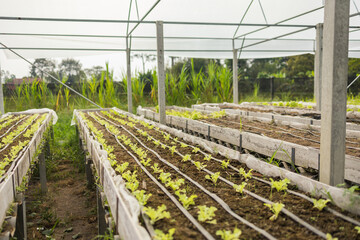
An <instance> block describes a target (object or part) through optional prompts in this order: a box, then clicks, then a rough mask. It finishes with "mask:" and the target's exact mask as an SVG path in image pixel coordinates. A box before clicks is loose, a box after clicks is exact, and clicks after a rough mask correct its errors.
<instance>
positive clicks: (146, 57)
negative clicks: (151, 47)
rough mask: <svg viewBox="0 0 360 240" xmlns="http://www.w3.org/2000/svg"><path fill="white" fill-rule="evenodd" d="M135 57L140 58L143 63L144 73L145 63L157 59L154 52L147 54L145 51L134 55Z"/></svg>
mask: <svg viewBox="0 0 360 240" xmlns="http://www.w3.org/2000/svg"><path fill="white" fill-rule="evenodd" d="M132 57H133V58H140V59H141V62H142V65H143V71H142V72H143V73H145V64H146V63H147V62H153V61H155V60H156V55H153V54H145V53H137V54H134V55H132Z"/></svg>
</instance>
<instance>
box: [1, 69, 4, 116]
mask: <svg viewBox="0 0 360 240" xmlns="http://www.w3.org/2000/svg"><path fill="white" fill-rule="evenodd" d="M4 113H5V107H4V94H3V85H2V76H1V66H0V116H1V115H2V114H4Z"/></svg>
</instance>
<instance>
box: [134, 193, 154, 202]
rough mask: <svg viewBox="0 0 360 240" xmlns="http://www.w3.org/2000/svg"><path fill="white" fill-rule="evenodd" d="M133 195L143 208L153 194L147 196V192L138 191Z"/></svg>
mask: <svg viewBox="0 0 360 240" xmlns="http://www.w3.org/2000/svg"><path fill="white" fill-rule="evenodd" d="M133 194H134V196H135V197H136V199H137V200H138V201H139V203H140V205H142V206H145V205H146V204H147V201H148V200H149V198H150V197H151V196H152V194H151V193H149V194H145V190H136V191H134V192H133Z"/></svg>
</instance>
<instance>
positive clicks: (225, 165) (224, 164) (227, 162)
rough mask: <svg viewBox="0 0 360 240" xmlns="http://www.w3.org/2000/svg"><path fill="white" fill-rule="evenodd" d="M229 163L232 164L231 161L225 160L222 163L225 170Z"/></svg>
mask: <svg viewBox="0 0 360 240" xmlns="http://www.w3.org/2000/svg"><path fill="white" fill-rule="evenodd" d="M229 163H230V160H227V161H225V159H224V160H222V161H221V167H222V168H223V169H226V168H227V167H228V166H229Z"/></svg>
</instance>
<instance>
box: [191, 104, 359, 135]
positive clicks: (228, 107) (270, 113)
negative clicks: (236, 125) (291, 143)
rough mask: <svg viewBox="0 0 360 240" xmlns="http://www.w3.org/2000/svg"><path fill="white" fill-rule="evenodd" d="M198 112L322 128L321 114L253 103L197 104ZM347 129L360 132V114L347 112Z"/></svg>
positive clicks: (195, 107)
mask: <svg viewBox="0 0 360 240" xmlns="http://www.w3.org/2000/svg"><path fill="white" fill-rule="evenodd" d="M191 107H192V108H193V109H196V110H206V111H221V110H224V111H225V112H226V113H227V114H237V115H243V116H244V115H245V116H255V117H261V118H270V119H271V120H275V121H276V120H279V121H289V122H291V121H292V122H297V123H302V124H306V125H310V126H318V127H320V126H321V113H320V112H318V111H313V110H309V109H286V108H282V107H273V106H264V105H261V106H259V105H257V104H252V103H250V104H249V103H242V104H233V103H220V104H216V103H215V104H208V103H203V104H195V105H192V106H191ZM346 116H347V123H346V128H347V129H348V130H356V131H360V125H359V118H360V116H359V113H358V112H355V113H354V112H347V114H346Z"/></svg>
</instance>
